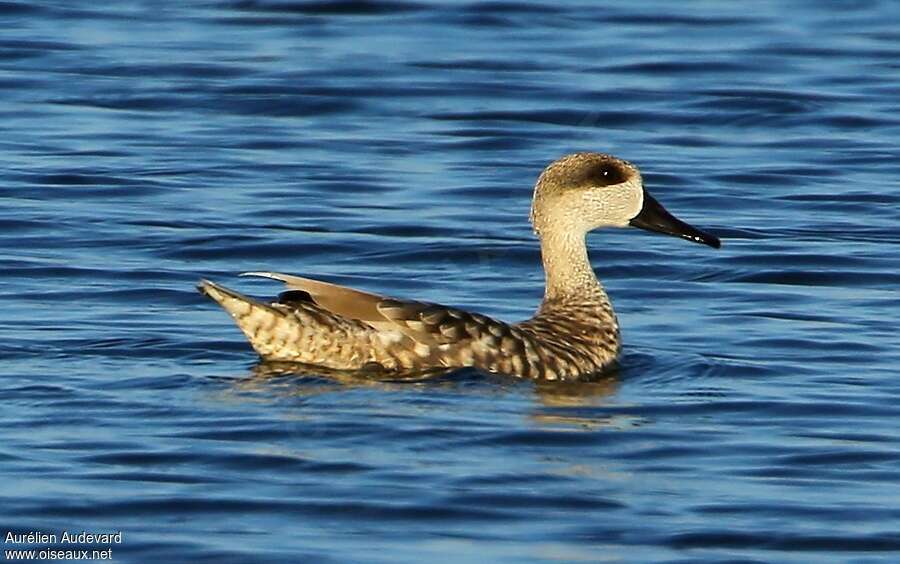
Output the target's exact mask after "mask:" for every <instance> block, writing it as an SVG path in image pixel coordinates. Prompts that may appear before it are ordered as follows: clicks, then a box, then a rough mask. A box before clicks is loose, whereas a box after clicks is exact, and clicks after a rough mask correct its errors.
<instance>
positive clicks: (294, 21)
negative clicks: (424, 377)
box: [0, 0, 900, 563]
mask: <svg viewBox="0 0 900 564" xmlns="http://www.w3.org/2000/svg"><path fill="white" fill-rule="evenodd" d="M898 30H900V12H898V11H897V4H896V3H895V2H891V1H889V0H884V1H868V0H858V1H855V2H848V3H837V2H834V3H829V2H813V1H785V2H754V3H752V5H751V4H748V3H742V2H734V3H724V2H705V1H696V2H687V3H681V2H678V3H674V2H664V1H659V2H654V1H643V2H629V3H615V4H610V5H608V6H604V7H599V6H598V5H597V4H596V3H595V2H588V1H583V2H579V1H568V2H562V3H560V2H541V1H530V2H479V3H469V2H458V1H455V2H440V3H439V2H436V1H430V0H426V1H417V2H406V1H394V0H380V1H364V0H321V1H318V0H316V1H308V2H307V1H303V0H292V1H284V2H276V1H270V0H258V1H254V0H234V1H231V0H224V1H217V0H191V1H188V0H184V1H181V2H171V3H160V2H140V1H126V2H105V3H99V2H89V1H87V0H83V1H62V0H58V1H53V0H45V1H41V2H26V1H24V0H22V1H16V0H13V1H5V2H0V277H2V285H0V311H2V313H0V318H2V320H3V322H2V325H0V337H2V338H0V366H2V368H0V405H2V409H0V532H2V534H3V537H4V539H5V538H6V534H7V533H8V532H18V533H22V532H28V531H42V532H47V533H55V534H60V532H61V531H63V530H66V529H68V530H69V531H75V532H80V531H82V530H84V531H87V532H90V533H103V532H116V531H121V532H122V533H123V537H124V538H123V542H122V543H121V544H116V545H112V546H111V548H112V549H113V557H114V559H115V560H117V561H154V562H166V561H192V562H211V561H216V562H221V561H246V562H251V561H252V562H285V561H303V562H348V561H364V562H384V563H387V562H423V561H434V560H438V559H440V560H441V561H452V562H483V561H496V562H554V561H555V562H582V561H587V562H596V561H624V562H636V561H667V562H693V561H698V560H704V561H721V562H724V561H729V562H733V561H741V562H809V561H817V562H876V561H884V562H896V561H898V559H900V428H898V421H900V419H898V417H900V378H898V377H900V373H898V372H900V371H898V366H900V337H898V327H897V312H898V311H900V292H898V283H900V274H898V272H900V268H898V267H900V231H898V225H900V180H898V179H900V31H898ZM575 150H595V151H604V152H610V153H613V154H616V155H618V156H620V157H622V158H626V159H628V160H630V161H632V162H634V163H636V164H638V165H639V166H640V167H641V168H642V170H643V171H644V177H645V181H646V185H647V187H648V190H649V191H650V192H651V193H652V194H654V195H655V196H656V198H657V199H658V200H660V201H661V202H663V203H664V204H665V205H666V206H667V207H668V209H669V210H670V211H672V212H673V213H675V214H676V215H678V216H679V217H681V218H682V219H684V220H686V221H689V222H690V223H692V224H694V225H697V226H698V227H701V228H704V229H708V230H709V231H711V232H713V233H716V234H717V235H719V236H720V237H722V239H723V248H722V249H721V250H719V251H715V250H712V249H709V248H706V247H702V246H700V245H693V244H690V243H687V242H685V241H681V240H677V239H675V238H669V237H663V236H659V235H652V234H647V233H644V232H638V231H637V230H614V231H613V232H600V233H595V234H593V235H591V236H590V238H589V245H590V248H591V255H592V258H593V263H594V266H595V268H596V271H597V273H598V275H599V276H600V278H601V279H602V280H603V281H604V283H605V285H606V287H607V289H608V291H609V293H610V294H611V296H612V298H613V301H614V303H615V306H616V308H617V312H618V315H619V319H620V322H621V325H622V327H623V339H624V342H625V353H624V357H623V359H622V369H621V370H620V371H619V372H618V373H616V374H612V375H611V376H610V377H609V378H607V379H604V380H601V381H599V382H594V383H590V384H581V385H565V386H560V385H556V386H548V385H535V384H534V383H531V382H522V381H517V380H512V379H507V378H498V377H490V376H486V375H483V374H478V373H476V372H474V371H463V372H460V373H457V374H453V375H450V376H446V377H443V378H440V379H438V380H435V381H433V382H423V383H413V384H410V383H406V384H404V383H378V382H365V381H359V380H347V379H341V378H330V377H326V376H315V375H308V374H303V373H302V372H297V373H295V374H287V375H280V376H273V375H272V374H270V373H268V372H267V371H266V370H264V367H259V366H257V361H256V358H255V356H254V354H253V353H252V351H251V349H250V348H249V346H248V345H247V344H246V342H245V341H244V338H243V336H242V335H241V334H240V332H239V331H238V330H237V329H236V328H235V327H234V326H233V324H232V323H231V321H230V319H229V318H228V317H227V316H226V315H225V314H224V313H223V312H222V311H221V310H219V309H218V308H217V307H216V306H215V305H214V304H213V303H212V302H209V301H208V300H205V299H204V298H202V297H201V296H200V295H199V294H198V293H197V292H196V291H195V289H194V284H195V283H196V281H197V280H198V279H199V278H200V277H209V278H211V279H213V280H216V281H219V282H222V283H225V284H227V285H230V286H233V287H236V288H239V289H241V290H242V291H245V292H248V293H251V294H255V295H261V296H265V295H272V294H274V293H276V292H277V291H278V290H279V288H278V287H277V286H276V285H275V284H272V283H267V282H266V281H255V280H248V279H239V278H236V277H235V274H236V273H238V272H242V271H247V270H276V271H282V272H291V273H296V274H301V275H308V276H314V277H322V278H325V279H328V280H332V281H336V282H338V283H344V284H351V285H354V286H358V287H361V288H364V289H367V290H369V291H374V292H379V293H385V294H388V295H396V296H400V297H409V298H417V299H422V300H430V301H436V302H440V303H445V304H452V305H456V306H462V307H467V308H472V309H476V310H479V311H482V312H484V313H487V314H490V315H493V316H497V317H500V318H503V319H508V320H515V319H520V318H524V317H527V316H529V315H530V314H531V313H532V312H533V311H534V309H535V307H536V305H537V302H538V300H539V299H540V296H541V294H542V283H543V277H542V273H541V271H540V262H539V252H538V246H537V243H536V240H535V239H534V237H533V235H532V234H531V231H530V227H529V225H528V222H527V214H528V208H529V204H530V196H531V187H532V185H533V182H534V180H535V178H536V176H537V174H538V173H539V172H540V171H541V169H542V168H543V167H544V166H545V165H546V164H547V163H548V162H550V161H551V160H553V159H555V158H557V157H559V156H561V155H563V154H565V153H568V152H572V151H575ZM23 546H24V545H21V544H18V545H15V546H12V548H22V547H23ZM31 546H32V547H35V548H38V549H40V548H47V546H46V545H40V544H39V543H38V544H33V545H31ZM10 547H11V546H10V544H9V543H4V549H8V548H10ZM26 548H27V547H26ZM58 548H59V547H58ZM86 548H88V547H87V546H86ZM90 548H106V547H102V546H94V545H92V546H90Z"/></svg>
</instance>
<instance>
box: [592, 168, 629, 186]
mask: <svg viewBox="0 0 900 564" xmlns="http://www.w3.org/2000/svg"><path fill="white" fill-rule="evenodd" d="M595 180H596V182H597V184H599V185H601V186H612V185H613V184H619V183H620V182H624V181H625V175H624V174H623V173H622V171H621V170H620V169H619V168H618V167H615V166H612V165H603V166H601V167H600V168H598V169H597V171H596V177H595Z"/></svg>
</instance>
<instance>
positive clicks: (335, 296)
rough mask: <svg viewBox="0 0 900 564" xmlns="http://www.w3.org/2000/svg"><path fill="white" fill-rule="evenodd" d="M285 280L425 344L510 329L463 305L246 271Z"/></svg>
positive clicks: (337, 309)
mask: <svg viewBox="0 0 900 564" xmlns="http://www.w3.org/2000/svg"><path fill="white" fill-rule="evenodd" d="M241 276H259V277H263V278H271V279H273V280H279V281H281V282H284V283H285V284H286V285H287V287H288V288H289V289H291V290H299V291H301V292H306V293H307V294H309V296H310V298H312V300H313V302H315V303H316V305H318V306H320V307H322V308H323V309H326V310H328V311H330V312H331V313H335V314H337V315H340V316H342V317H347V318H350V319H356V320H358V321H361V322H363V323H365V324H367V325H370V326H371V327H374V328H375V329H381V330H393V331H400V332H401V333H403V334H404V335H406V336H407V337H409V338H410V339H412V340H414V341H416V342H419V343H422V344H426V345H444V344H453V343H458V342H461V341H465V340H469V339H479V338H481V337H482V336H484V335H485V333H491V334H494V335H499V334H501V333H505V332H507V331H508V330H509V329H508V328H506V330H505V331H504V330H503V328H504V327H506V325H505V324H504V323H502V322H499V321H495V320H493V319H491V318H489V317H486V316H483V315H480V314H477V313H469V312H467V311H463V310H461V309H456V308H452V307H447V306H442V305H439V304H432V303H426V302H417V301H410V300H398V299H393V298H387V297H384V296H379V295H378V294H370V293H368V292H363V291H361V290H355V289H353V288H348V287H346V286H340V285H338V284H331V283H329V282H322V281H320V280H313V279H311V278H302V277H300V276H292V275H290V274H280V273H278V272H245V273H244V274H242V275H241Z"/></svg>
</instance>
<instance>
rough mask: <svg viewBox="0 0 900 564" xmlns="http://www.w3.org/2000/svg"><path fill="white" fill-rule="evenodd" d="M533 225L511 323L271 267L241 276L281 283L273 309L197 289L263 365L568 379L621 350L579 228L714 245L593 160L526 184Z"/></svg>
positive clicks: (632, 173) (632, 178)
mask: <svg viewBox="0 0 900 564" xmlns="http://www.w3.org/2000/svg"><path fill="white" fill-rule="evenodd" d="M531 221H532V224H533V226H534V229H535V233H537V235H538V237H539V238H540V240H541V255H542V260H543V265H544V272H545V275H546V287H545V295H544V301H543V303H542V304H541V306H540V308H539V309H538V311H537V313H536V314H535V315H534V317H532V318H531V319H529V320H527V321H523V322H521V323H515V324H507V323H504V322H502V321H498V320H495V319H492V318H490V317H487V316H484V315H481V314H478V313H472V312H468V311H463V310H460V309H456V308H452V307H447V306H442V305H438V304H431V303H424V302H417V301H408V300H398V299H393V298H387V297H383V296H379V295H376V294H370V293H367V292H362V291H359V290H354V289H352V288H347V287H344V286H339V285H336V284H330V283H327V282H321V281H318V280H312V279H309V278H301V277H297V276H291V275H286V274H278V273H272V272H253V273H247V275H252V276H262V277H266V278H272V279H275V280H279V281H281V282H283V283H285V284H286V285H287V288H288V290H287V291H286V292H284V293H283V294H282V295H281V296H280V299H279V300H278V301H275V302H272V303H263V302H260V301H258V300H255V299H252V298H249V297H247V296H244V295H242V294H240V293H238V292H235V291H233V290H229V289H227V288H225V287H223V286H220V285H218V284H215V283H213V282H209V281H206V280H204V281H201V283H200V286H199V289H200V291H201V292H202V293H204V294H205V295H207V296H209V297H210V298H212V299H213V300H215V301H216V302H218V303H219V305H221V306H222V307H223V308H224V309H225V310H226V311H227V312H228V313H229V314H230V315H231V316H232V317H233V318H234V320H235V322H236V323H237V325H238V327H239V328H240V329H241V330H242V331H243V332H244V334H245V335H246V336H247V338H248V340H249V341H250V343H251V345H252V346H253V348H254V349H256V351H257V352H258V353H259V355H260V356H262V357H263V358H264V359H266V360H272V361H285V362H298V363H303V364H310V365H317V366H322V367H325V368H330V369H339V370H370V369H375V370H377V371H378V372H380V373H383V372H397V373H400V372H402V373H405V374H409V373H411V372H416V371H432V370H434V369H440V368H462V367H475V368H478V369H480V370H483V371H486V372H493V373H502V374H509V375H514V376H520V377H523V378H533V379H542V380H574V379H579V378H585V377H588V376H591V375H594V374H598V373H601V372H603V371H604V370H606V369H608V368H609V367H610V366H612V365H613V364H614V363H615V362H616V358H617V357H618V354H619V350H620V348H621V344H620V341H619V325H618V321H617V320H616V316H615V313H613V308H612V305H611V303H610V301H609V298H608V297H607V295H606V292H605V291H604V289H603V287H602V286H601V285H600V283H599V281H598V280H597V277H596V276H595V275H594V272H593V270H592V269H591V266H590V262H589V260H588V256H587V248H586V246H585V235H586V234H587V232H588V231H591V230H593V229H596V228H598V227H605V226H609V227H624V226H627V225H629V224H630V225H634V226H637V227H642V228H644V229H649V230H652V231H660V232H664V233H669V234H673V235H677V236H681V237H685V238H688V239H691V240H694V241H697V242H701V243H706V244H709V245H711V246H715V247H718V239H716V238H715V237H713V236H711V235H708V234H706V233H703V232H701V231H698V230H696V229H694V228H692V227H690V226H688V225H687V224H684V223H682V222H680V221H678V220H676V219H675V218H674V217H672V216H671V215H669V214H668V213H667V212H665V210H664V209H663V208H662V207H661V206H660V205H659V204H658V203H657V202H656V201H655V200H653V199H652V198H651V197H650V196H649V195H648V194H646V193H645V191H644V189H643V184H642V180H641V176H640V173H639V172H638V170H637V168H636V167H634V166H633V165H631V164H629V163H627V162H625V161H622V160H620V159H617V158H615V157H612V156H609V155H604V154H599V153H578V154H574V155H569V156H567V157H563V158H562V159H559V160H558V161H556V162H554V163H552V164H551V165H550V166H548V167H547V168H546V169H545V170H544V172H543V173H542V174H541V175H540V177H539V178H538V181H537V184H536V185H535V192H534V200H533V204H532V210H531Z"/></svg>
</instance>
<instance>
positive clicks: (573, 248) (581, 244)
mask: <svg viewBox="0 0 900 564" xmlns="http://www.w3.org/2000/svg"><path fill="white" fill-rule="evenodd" d="M585 235H586V234H585V233H583V232H578V231H575V230H560V231H551V232H549V233H542V234H540V239H541V260H542V262H543V263H544V276H545V280H546V285H545V288H544V303H545V304H546V303H548V302H556V301H563V302H573V301H575V302H582V303H583V302H590V301H595V300H600V301H604V300H606V299H607V297H606V292H604V291H603V287H602V286H601V285H600V282H599V281H598V280H597V277H596V276H595V275H594V270H593V269H592V268H591V262H590V260H589V259H588V253H587V246H586V245H585Z"/></svg>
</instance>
